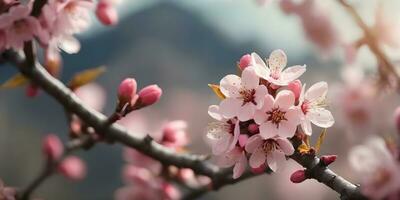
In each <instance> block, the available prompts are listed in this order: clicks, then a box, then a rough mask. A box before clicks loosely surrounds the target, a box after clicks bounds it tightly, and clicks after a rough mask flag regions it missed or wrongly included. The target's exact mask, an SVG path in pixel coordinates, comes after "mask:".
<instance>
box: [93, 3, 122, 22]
mask: <svg viewBox="0 0 400 200" xmlns="http://www.w3.org/2000/svg"><path fill="white" fill-rule="evenodd" d="M96 16H97V18H98V19H99V20H100V22H101V23H103V24H104V25H106V26H112V25H115V24H117V23H118V13H117V10H116V9H115V7H114V6H113V5H112V4H110V3H107V2H105V1H100V2H99V3H98V4H97V8H96Z"/></svg>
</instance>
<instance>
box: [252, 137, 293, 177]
mask: <svg viewBox="0 0 400 200" xmlns="http://www.w3.org/2000/svg"><path fill="white" fill-rule="evenodd" d="M245 149H246V151H247V152H249V153H251V156H250V159H249V164H250V166H251V167H252V168H258V167H260V166H261V165H263V164H264V163H265V161H267V164H268V167H269V168H270V169H271V170H272V171H274V172H276V171H277V170H278V169H279V168H282V167H283V165H284V162H285V161H286V157H285V156H289V155H292V154H293V152H294V148H293V145H292V143H290V141H289V140H288V139H286V138H282V137H277V136H275V137H271V138H268V139H263V138H262V137H261V135H260V134H257V135H253V136H251V137H250V138H249V139H248V141H247V144H246V146H245Z"/></svg>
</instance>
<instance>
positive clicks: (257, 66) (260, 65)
mask: <svg viewBox="0 0 400 200" xmlns="http://www.w3.org/2000/svg"><path fill="white" fill-rule="evenodd" d="M251 58H252V64H253V65H254V71H255V72H256V74H257V75H258V76H259V77H260V78H263V79H266V78H267V77H269V75H270V70H269V68H268V67H267V65H266V64H265V63H264V61H263V60H262V58H260V56H259V55H258V54H256V53H252V54H251Z"/></svg>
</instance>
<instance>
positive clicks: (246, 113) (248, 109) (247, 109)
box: [238, 103, 256, 122]
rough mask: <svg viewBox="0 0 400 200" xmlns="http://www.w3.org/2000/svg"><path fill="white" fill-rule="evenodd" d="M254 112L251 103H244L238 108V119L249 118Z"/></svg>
mask: <svg viewBox="0 0 400 200" xmlns="http://www.w3.org/2000/svg"><path fill="white" fill-rule="evenodd" d="M255 112H256V106H255V105H254V104H252V103H246V104H245V105H244V106H242V107H240V108H239V112H238V119H239V120H240V121H242V122H244V121H247V120H250V119H252V118H253V117H254V113H255Z"/></svg>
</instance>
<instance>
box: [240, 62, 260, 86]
mask: <svg viewBox="0 0 400 200" xmlns="http://www.w3.org/2000/svg"><path fill="white" fill-rule="evenodd" d="M259 83H260V78H259V77H258V76H257V74H256V72H255V70H254V67H253V66H249V67H246V69H244V70H243V72H242V86H243V87H244V88H246V89H256V88H257V86H258V84H259Z"/></svg>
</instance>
